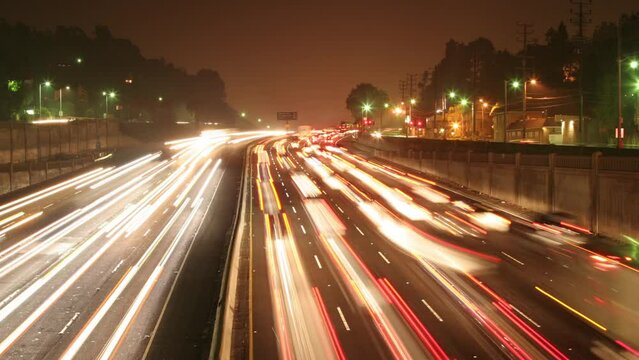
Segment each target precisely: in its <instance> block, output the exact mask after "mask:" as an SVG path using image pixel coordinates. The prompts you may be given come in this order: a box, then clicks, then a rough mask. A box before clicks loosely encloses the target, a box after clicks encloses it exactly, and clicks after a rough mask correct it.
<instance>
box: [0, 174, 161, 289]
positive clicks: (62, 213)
mask: <svg viewBox="0 0 639 360" xmlns="http://www.w3.org/2000/svg"><path fill="white" fill-rule="evenodd" d="M150 166H153V164H149V167H150ZM141 171H144V169H142V170H141ZM129 180H130V179H128V178H123V179H116V180H115V181H113V184H112V185H113V186H114V187H115V186H121V185H124V184H125V182H127V181H129ZM74 188H75V186H74V187H72V188H71V189H69V190H70V191H73V189H74ZM82 190H89V191H85V193H84V194H81V195H77V194H76V195H75V196H74V195H72V194H65V191H63V192H62V193H60V194H55V195H54V196H53V198H50V199H43V200H44V202H45V203H48V202H49V201H54V202H55V203H54V204H57V206H55V205H54V206H51V207H48V208H46V209H43V210H44V214H43V215H42V216H41V217H40V218H38V220H39V221H37V222H34V223H32V224H27V225H26V227H25V228H20V229H16V230H17V231H16V232H14V233H11V234H9V235H10V238H9V239H5V240H6V241H3V242H2V246H3V250H1V251H0V267H2V266H4V265H6V264H7V263H8V262H11V263H16V261H17V258H18V257H25V256H26V253H28V252H29V251H34V250H36V248H37V247H38V246H42V245H44V244H42V243H43V242H44V241H45V240H48V238H47V237H40V239H39V240H37V241H36V240H33V241H28V240H29V237H30V236H32V235H33V234H36V232H38V231H39V230H43V229H45V228H46V227H47V226H50V225H52V224H53V223H54V222H57V221H59V220H61V219H62V218H64V217H66V216H69V215H70V214H71V213H72V212H74V211H76V210H78V209H79V208H81V207H85V206H87V205H89V204H91V203H93V202H94V201H96V200H98V199H100V198H102V197H104V196H105V195H108V194H110V193H111V191H112V190H113V187H102V188H99V189H96V190H90V189H88V188H85V189H82ZM82 190H78V191H82ZM76 192H77V191H76ZM56 198H59V199H56ZM56 200H59V201H56ZM32 206H42V204H37V203H36V204H31V205H27V207H32ZM47 206H48V205H45V206H44V207H47ZM20 211H29V209H20ZM68 240H73V239H68ZM55 245H56V244H52V245H51V247H53V249H51V247H47V248H44V249H42V250H43V252H44V251H46V252H47V253H46V255H47V256H39V257H36V258H34V259H32V261H30V263H29V266H28V267H26V268H23V271H21V272H20V273H19V274H17V275H18V276H12V277H11V278H10V281H11V282H12V283H13V284H15V285H19V284H24V283H25V282H28V281H30V280H31V279H33V278H34V277H35V276H36V275H37V274H38V273H39V272H40V271H42V270H43V268H44V267H46V266H48V264H49V263H51V262H54V261H55V259H56V258H57V256H59V254H60V253H62V250H63V249H62V248H66V247H72V246H75V245H77V244H75V243H73V241H68V243H67V244H65V245H64V246H61V248H55ZM4 274H5V272H4V271H1V272H0V276H1V277H4ZM2 291H5V292H7V291H8V292H12V291H13V288H12V287H10V286H7V287H2Z"/></svg>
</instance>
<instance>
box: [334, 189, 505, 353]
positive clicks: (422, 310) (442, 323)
mask: <svg viewBox="0 0 639 360" xmlns="http://www.w3.org/2000/svg"><path fill="white" fill-rule="evenodd" d="M331 201H332V203H333V205H334V206H335V208H336V210H337V213H338V214H341V211H340V210H339V209H342V210H343V211H344V213H343V216H344V217H345V222H346V224H347V226H348V229H347V233H346V237H347V238H348V239H350V240H351V241H350V244H351V246H352V247H353V248H354V250H355V251H356V252H357V253H358V254H359V255H360V257H361V258H362V259H363V261H364V262H365V263H366V264H367V266H368V268H369V269H370V270H371V271H372V273H373V274H374V275H375V276H376V277H378V278H387V279H388V280H389V281H390V282H391V284H393V286H394V287H395V288H396V289H397V291H398V292H399V293H400V294H401V295H402V297H403V298H404V300H405V301H406V302H407V303H408V304H409V306H410V308H411V310H412V311H413V312H414V313H415V314H416V315H417V317H418V318H419V319H420V321H421V322H422V323H423V324H424V325H425V326H426V328H427V329H428V331H429V332H431V333H432V335H433V336H434V338H435V339H436V341H437V342H438V343H439V344H440V345H441V346H442V347H443V348H444V350H445V351H446V352H447V354H448V355H449V356H451V357H455V356H458V357H461V358H473V356H478V357H480V358H500V357H503V354H502V353H500V352H499V351H498V350H497V349H496V347H495V346H494V345H493V343H492V342H491V341H490V340H488V339H487V338H486V337H485V335H484V334H483V332H482V331H481V330H480V329H478V326H477V324H476V322H475V321H474V320H473V319H470V318H469V316H468V314H467V313H466V312H465V311H464V310H463V309H461V308H460V307H459V304H457V302H455V301H454V300H453V299H451V298H450V295H449V294H448V293H446V292H445V291H444V290H442V288H441V287H440V286H439V285H438V284H437V283H435V282H434V281H433V280H432V279H430V278H429V277H428V275H427V274H426V273H425V272H424V270H423V268H422V267H421V265H419V264H418V263H417V262H416V261H415V260H414V258H412V257H411V256H410V255H408V254H406V253H405V252H403V251H402V250H400V249H399V248H397V247H396V246H395V245H393V244H390V243H389V242H388V241H387V240H386V239H385V238H383V236H382V235H380V234H379V232H378V230H377V229H376V227H375V224H371V223H370V220H369V219H367V218H366V217H365V216H363V215H361V214H360V213H359V211H357V210H352V209H353V207H352V205H351V204H349V203H348V200H346V201H345V200H344V199H340V195H337V194H336V196H335V197H333V198H332V199H331ZM451 300H453V301H452V302H451ZM451 303H452V304H455V305H456V306H451ZM440 319H441V320H440Z"/></svg>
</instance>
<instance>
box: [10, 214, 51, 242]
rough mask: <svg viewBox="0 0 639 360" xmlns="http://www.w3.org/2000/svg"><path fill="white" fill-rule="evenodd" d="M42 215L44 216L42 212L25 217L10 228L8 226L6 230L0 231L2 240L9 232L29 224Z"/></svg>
mask: <svg viewBox="0 0 639 360" xmlns="http://www.w3.org/2000/svg"><path fill="white" fill-rule="evenodd" d="M40 215H42V211H40V212H37V213H35V214H33V215H29V216H27V217H25V218H24V219H22V220H20V221H18V222H16V223H14V224H11V225H10V226H7V227H6V228H4V229H2V230H0V238H2V237H3V236H4V235H5V234H6V233H8V232H9V231H11V230H13V229H15V228H17V227H19V226H22V225H24V224H26V223H28V222H29V221H31V220H33V219H35V218H37V217H39V216H40Z"/></svg>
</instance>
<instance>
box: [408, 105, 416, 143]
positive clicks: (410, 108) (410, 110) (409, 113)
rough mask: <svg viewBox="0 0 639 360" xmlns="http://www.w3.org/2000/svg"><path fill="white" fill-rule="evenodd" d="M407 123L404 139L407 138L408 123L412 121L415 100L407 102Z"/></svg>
mask: <svg viewBox="0 0 639 360" xmlns="http://www.w3.org/2000/svg"><path fill="white" fill-rule="evenodd" d="M408 104H409V105H408V121H407V122H406V137H408V130H409V129H410V123H411V122H412V121H413V105H415V104H417V100H415V99H410V101H409V102H408Z"/></svg>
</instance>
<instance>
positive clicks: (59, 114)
mask: <svg viewBox="0 0 639 360" xmlns="http://www.w3.org/2000/svg"><path fill="white" fill-rule="evenodd" d="M64 89H65V90H71V86H69V85H67V86H65V87H64ZM59 97H60V110H59V111H58V116H60V117H62V116H64V112H63V111H62V88H60V96H59Z"/></svg>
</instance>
